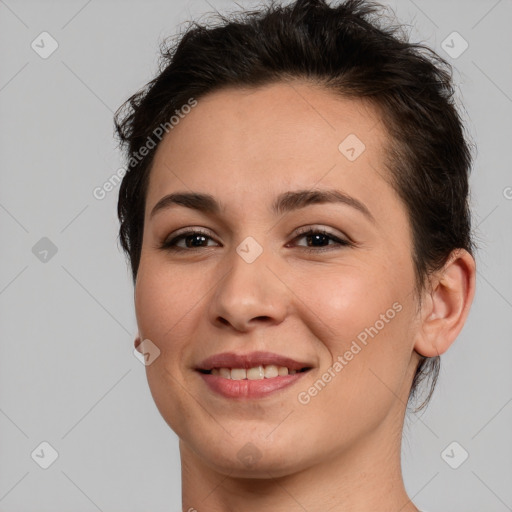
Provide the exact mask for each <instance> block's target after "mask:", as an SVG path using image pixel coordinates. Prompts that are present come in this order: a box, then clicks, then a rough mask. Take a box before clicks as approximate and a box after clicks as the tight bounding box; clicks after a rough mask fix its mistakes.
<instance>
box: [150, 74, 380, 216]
mask: <svg viewBox="0 0 512 512" xmlns="http://www.w3.org/2000/svg"><path fill="white" fill-rule="evenodd" d="M387 141H388V136H387V133H386V132H385V130H384V127H383V124H382V122H381V119H380V116H379V114H378V112H377V110H376V108H375V107H374V106H373V105H372V104H370V103H369V102H367V101H363V100H360V99H347V98H343V97H341V96H338V95H335V94H334V93H333V92H332V91H327V90H325V88H321V87H320V86H318V85H312V84H308V83H304V82H290V83H275V84H270V85H266V86H262V87H257V88H226V89H222V90H219V91H215V92H213V93H210V94H208V95H206V96H204V97H201V98H199V99H198V100H197V106H196V107H195V108H193V109H191V111H190V112H189V113H188V114H186V115H182V117H181V119H180V121H179V123H178V124H176V125H174V127H173V128H172V130H171V131H169V133H168V134H167V135H166V136H165V137H164V138H163V140H162V142H161V143H160V145H159V147H158V149H157V152H156V155H155V158H154V163H153V168H152V170H151V176H150V183H149V189H148V207H149V206H150V204H149V203H151V202H153V203H154V202H155V201H156V200H157V199H158V196H160V195H161V194H162V193H164V192H166V191H167V189H169V188H193V189H197V188H198V187H201V188H202V189H203V191H206V189H210V190H208V191H209V192H212V189H214V190H215V191H216V192H218V193H219V194H220V187H222V190H223V191H224V194H228V195H229V192H230V191H232V192H236V191H238V192H239V191H240V189H241V188H243V189H244V193H245V194H246V195H247V194H251V192H252V193H253V194H257V191H260V192H261V193H262V194H263V193H267V192H270V191H272V194H275V193H278V192H281V191H283V190H284V189H286V188H300V187H302V188H308V187H309V188H311V187H312V186H314V185H315V184H316V183H318V184H319V185H325V186H330V187H336V186H346V185H347V184H348V182H350V186H351V187H355V188H368V187H369V188H370V189H371V188H375V187H376V186H377V184H378V182H376V181H375V178H379V175H380V176H382V174H383V173H384V172H385V171H384V167H383V163H384V158H385V148H386V146H387ZM380 181H382V179H380ZM380 185H382V183H381V184H380Z"/></svg>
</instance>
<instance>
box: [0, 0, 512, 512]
mask: <svg viewBox="0 0 512 512" xmlns="http://www.w3.org/2000/svg"><path fill="white" fill-rule="evenodd" d="M254 4H255V2H252V3H251V4H249V3H248V2H240V5H243V6H244V7H246V6H249V5H254ZM389 5H390V6H391V7H392V8H394V9H395V11H396V13H397V15H398V19H399V20H400V21H402V22H404V23H409V24H411V25H412V28H411V36H412V39H414V40H415V41H423V42H426V43H428V44H429V45H430V46H432V47H433V48H434V49H436V50H437V51H439V53H440V54H441V55H442V56H444V57H446V58H447V59H448V60H449V61H450V62H451V63H452V64H453V65H454V66H455V81H456V83H457V85H458V90H459V96H460V98H461V100H462V101H463V103H464V105H465V107H466V111H467V112H466V113H464V114H463V115H464V117H465V121H466V123H467V127H468V130H469V132H470V134H471V137H472V138H473V140H474V141H475V142H476V144H477V145H478V156H477V159H476V162H475V165H474V171H473V175H472V178H471V183H472V189H473V194H472V205H473V209H474V214H475V216H474V219H475V226H476V227H477V229H476V235H477V242H478V243H479V245H480V249H479V252H478V255H477V263H478V267H479V270H478V277H477V295H476V299H475V302H474V305H473V308H472V311H471V314H470V317H469V320H468V322H467V324H466V326H465V328H464V330H463V332H462V334H461V335H460V337H459V338H458V339H457V341H456V342H455V344H454V345H453V346H452V348H451V349H450V350H449V352H448V353H447V354H446V355H445V356H443V357H442V370H441V376H440V380H439V382H438V387H437V389H436V392H435V395H434V398H433V400H432V402H431V405H430V406H429V408H428V409H427V411H426V412H424V413H423V414H418V415H410V416H409V417H408V419H407V422H406V429H405V435H404V443H403V470H404V478H405V483H406V487H407V490H408V492H409V494H410V496H411V498H412V499H413V501H414V502H415V503H416V504H417V506H418V507H419V508H421V509H425V510H428V511H429V512H482V511H484V510H485V512H502V511H503V512H504V511H507V510H512V486H511V485H510V483H511V481H512V439H511V437H512V436H511V435H510V433H511V426H512V403H511V402H512V372H511V371H510V362H511V361H512V358H511V356H512V343H511V334H510V333H511V328H512V321H511V318H512V291H511V290H512V273H511V270H510V262H511V257H510V256H511V252H512V251H511V237H510V235H511V230H510V221H511V218H512V199H511V198H512V189H511V188H507V187H512V172H511V160H512V157H511V152H510V149H511V148H510V145H511V142H512V139H511V135H512V127H511V119H512V66H511V60H510V55H511V49H512V35H511V34H512V33H511V31H510V22H511V20H512V2H511V0H501V1H495V0H493V1H450V2H446V1H444V2H441V1H436V2H433V1H429V2H427V1H421V2H420V0H416V1H415V2H413V1H411V0H400V1H399V2H389ZM213 7H215V8H219V9H221V10H223V9H225V8H232V7H233V8H234V7H235V5H234V2H220V1H213V0H210V2H209V3H208V2H207V1H206V0H194V1H188V0H187V1H185V0H174V1H172V2H171V1H170V0H167V1H155V0H153V1H149V2H142V1H124V2H121V1H113V0H110V1H101V2H100V1H99V0H92V1H89V2H85V1H66V2H65V1H60V2H59V1H51V2H50V1H46V2H41V1H37V2H36V1H20V0H17V1H16V0H5V1H4V0H0V38H1V46H0V55H1V67H0V119H1V126H0V130H1V131H0V162H1V187H0V228H1V233H2V245H1V251H0V262H1V265H0V327H1V331H0V332H1V334H0V344H1V345H0V347H1V356H0V432H1V437H0V511H1V512H5V511H9V512H17V511H25V512H31V511H38V512H42V511H58V510H74V511H75V512H82V511H83V512H88V511H96V510H101V511H105V512H107V511H123V512H128V511H141V510H152V511H153V512H160V511H178V510H180V505H181V500H180V467H179V453H178V448H177V438H176V436H175V434H174V433H173V432H172V431H171V430H170V429H169V427H168V426H167V425H166V424H165V422H164V421H163V419H162V418H161V416H160V414H159V412H158V411H157V409H156V407H155V405H154V403H153V400H152V397H151V395H150V392H149V389H148V386H147V381H146V377H145V368H144V366H143V365H142V364H141V363H140V362H139V361H138V360H137V359H136V358H135V357H134V355H133V353H132V351H133V339H134V336H135V333H136V323H135V316H134V311H133V289H132V284H131V280H130V275H129V271H128V268H127V266H126V264H125V260H124V256H123V255H122V253H121V251H120V249H119V247H118V245H117V229H118V224H117V218H116V202H117V193H118V188H116V189H115V190H114V191H112V192H110V193H109V194H107V197H106V198H105V199H103V200H97V199H95V198H94V196H93V194H92V191H93V189H94V188H95V187H98V186H101V185H102V184H103V183H104V182H105V181H106V180H107V179H108V178H109V177H110V176H112V174H114V173H115V172H116V170H117V169H118V168H119V167H120V166H122V165H123V160H122V158H121V155H120V154H119V153H118V151H117V150H116V143H115V141H114V139H113V122H112V114H113V112H114V111H115V110H116V109H117V107H118V106H119V105H120V104H121V103H122V102H123V101H124V100H125V99H127V98H128V96H129V95H130V94H132V93H133V92H135V90H137V89H138V88H139V87H141V86H143V85H144V84H145V83H146V82H147V81H148V80H149V79H150V78H152V77H153V73H154V72H155V71H156V64H157V57H158V44H159V42H160V40H161V39H162V38H163V37H165V36H167V35H171V34H173V33H175V32H176V31H177V30H178V29H179V24H180V23H182V22H185V21H186V20H187V19H191V18H192V17H193V16H195V15H198V14H204V13H206V12H208V11H211V10H212V8H213ZM43 31H47V32H49V33H50V34H51V35H52V37H53V38H54V39H55V40H56V41H57V42H58V45H59V46H58V49H57V50H56V51H55V52H54V53H53V54H52V55H51V56H50V57H48V58H47V59H43V58H41V57H40V56H39V54H37V53H36V52H35V51H34V50H33V49H32V48H31V43H32V41H33V40H35V39H36V38H37V37H38V36H39V34H40V33H41V32H43ZM453 31H457V32H459V33H460V34H461V35H462V37H463V38H464V39H465V40H466V41H467V42H468V44H469V47H468V49H467V50H466V51H465V52H464V53H463V54H462V55H460V56H459V57H457V58H452V57H450V56H448V55H447V54H446V53H445V51H444V50H443V48H442V46H441V44H442V41H443V40H445V39H446V37H447V36H448V35H449V34H451V33H452V32H453ZM38 40H39V41H40V39H36V42H37V41H38ZM453 44H454V46H455V48H457V45H458V44H459V43H457V42H455V43H453ZM45 47H46V48H48V45H47V44H46V45H45ZM507 197H508V198H507ZM43 237H47V238H48V239H49V240H51V242H52V243H53V244H54V245H55V247H56V249H57V252H56V254H54V255H53V254H52V252H49V253H48V255H47V256H46V261H41V260H40V258H41V257H43V256H42V254H43V253H41V254H38V250H39V251H41V250H43V249H44V248H45V244H48V242H47V241H43V242H40V240H41V239H42V238H43ZM38 242H39V244H42V245H36V244H38ZM34 246H36V249H37V250H36V249H34V251H33V247H34ZM34 252H35V253H36V254H38V256H39V257H36V254H34ZM43 441H46V442H48V443H50V445H52V446H53V447H54V448H55V450H56V451H57V452H58V455H59V456H58V458H57V460H56V461H55V462H54V463H53V464H52V465H51V466H50V467H49V468H48V469H42V468H41V467H40V466H39V465H38V464H37V463H36V462H35V460H37V461H38V462H39V463H42V461H43V459H44V458H45V457H49V453H50V452H49V451H48V450H47V449H46V451H45V449H44V447H43V451H42V452H41V448H39V451H37V450H36V453H39V458H38V457H37V456H36V455H35V456H34V459H33V458H32V457H31V454H32V453H33V452H34V450H35V449H36V448H38V447H39V445H40V443H41V442H43ZM453 441H456V442H457V443H459V445H460V446H461V447H462V448H459V447H458V446H457V447H456V448H455V449H454V451H453V452H452V451H451V448H450V449H449V450H448V453H449V455H450V461H451V462H452V464H454V461H455V463H456V462H457V460H459V461H460V460H461V454H462V453H463V452H462V449H464V450H466V451H467V452H468V453H469V457H468V459H467V460H466V461H465V462H464V463H463V464H461V465H460V466H459V467H458V468H457V469H452V467H450V466H449V465H448V464H447V462H445V460H447V458H446V455H445V457H444V459H443V457H442V453H443V451H444V450H445V448H447V447H448V445H450V443H452V442H453ZM445 453H446V452H445ZM47 460H49V459H47ZM203 510H208V506H207V500H206V501H205V502H204V508H203ZM199 512H201V510H200V511H199Z"/></svg>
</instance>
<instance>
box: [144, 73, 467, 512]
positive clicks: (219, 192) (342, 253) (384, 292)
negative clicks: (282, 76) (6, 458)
mask: <svg viewBox="0 0 512 512" xmlns="http://www.w3.org/2000/svg"><path fill="white" fill-rule="evenodd" d="M349 134H356V135H357V137H358V138H359V139H360V140H361V141H363V143H364V144H365V146H366V148H365V150H364V152H363V153H362V154H361V155H360V156H359V157H358V158H357V159H356V160H354V161H349V159H347V158H346V156H345V155H344V154H342V153H341V152H340V150H339V149H338V146H339V144H340V143H341V142H342V141H343V140H344V139H345V138H346V137H347V136H348V135H349ZM387 144H388V139H387V133H386V129H385V126H384V125H383V124H382V123H381V121H380V118H379V116H378V114H377V112H376V111H375V110H374V109H373V108H372V107H371V106H370V105H369V104H366V103H363V102H362V101H360V100H354V99H342V98H339V97H337V96H335V95H334V94H333V93H332V92H328V91H325V90H323V89H321V88H320V87H319V86H315V85H312V84H307V83H304V82H294V83H293V84H292V83H288V84H285V83H276V84H272V85H268V86H265V87H259V88H255V89H244V90H242V89H225V90H222V91H218V92H215V93H212V94H209V95H207V96H205V97H203V98H201V99H200V100H198V105H197V106H196V107H195V108H194V109H192V111H191V112H190V113H189V114H188V115H187V116H186V117H185V118H184V119H183V120H181V121H180V123H179V124H178V125H177V126H175V128H174V129H173V130H172V132H170V133H169V134H168V135H167V136H166V137H165V138H164V139H163V140H162V142H161V144H160V146H159V148H158V150H157V153H156V155H155V161H154V165H153V168H152V170H151V175H150V182H149V188H148V194H147V201H146V212H145V224H144V238H143V246H142V253H141V261H140V267H139V271H138V276H137V280H136V285H135V309H136V316H137V323H138V327H139V335H138V337H137V339H136V340H135V346H136V347H139V343H140V341H141V340H146V339H149V340H151V342H152V343H154V345H156V346H157V347H158V349H159V350H160V355H159V356H158V358H156V359H155V360H154V362H152V363H151V364H150V365H148V366H146V371H147V378H148V383H149V387H150V390H151V393H152V395H153V398H154V400H155V403H156V405H157V407H158V410H159V411H160V413H161V414H162V416H163V418H164V419H165V421H166V422H167V423H168V425H169V426H170V427H171V428H172V430H174V431H175V432H176V434H177V435H178V436H179V439H180V441H179V445H180V453H181V464H182V499H183V510H184V511H187V510H190V509H195V510H197V511H199V512H202V511H208V512H228V511H233V512H235V511H239V510H244V511H246V512H256V511H258V512H260V511H261V510H272V511H276V512H284V511H286V512H290V511H301V512H302V511H304V510H308V511H318V510H322V511H327V510H329V511H333V512H337V511H339V512H342V511H343V512H363V511H364V512H368V511H369V510H379V511H381V512H398V511H400V512H412V511H417V510H418V509H417V508H416V507H415V506H414V504H413V503H412V502H411V501H410V499H409V497H408V495H407V493H406V491H405V488H404V484H403V479H402V473H401V467H400V448H401V435H402V428H403V420H404V414H405V407H406V403H407V399H408V396H409V392H410V388H411V383H412V378H413V376H414V371H415V368H416V365H417V363H418V361H419V354H421V355H424V356H429V357H432V356H435V355H437V354H442V353H444V352H445V351H446V350H447V349H448V348H449V346H450V345H451V343H452V342H453V341H454V340H455V338H456V337H457V335H458V333H459V332H460V330H461V329H462V327H463V324H464V322H465V319H466V317H467V314H468V311H469V307H470V304H471V301H472V299H473V294H474V287H475V263H474V260H473V258H472V257H471V256H470V255H469V254H468V253H467V252H466V251H464V250H458V251H454V252H453V254H452V256H451V257H450V259H449V261H448V263H447V264H446V266H445V267H444V269H442V271H440V272H438V273H437V274H436V275H434V276H433V278H432V285H431V287H430V289H427V290H426V291H425V292H424V293H423V297H422V299H423V300H422V307H421V309H419V308H418V296H417V294H416V293H415V286H414V267H413V260H412V256H411V248H412V233H411V229H410V224H409V220H408V215H407V212H406V210H405V207H404V205H403V203H402V202H401V200H400V199H399V197H398V196H397V195H396V193H395V192H394V190H393V189H392V188H391V186H390V185H389V184H388V182H387V181H386V179H385V178H386V177H387V176H388V175H387V172H388V171H387V170H386V169H385V168H384V167H383V161H384V151H385V148H386V146H387ZM313 188H314V189H328V188H334V189H337V190H341V191H343V192H344V193H346V194H349V195H350V196H352V197H354V198H357V199H358V200H359V201H361V202H362V203H364V204H365V205H366V207H367V208H368V210H369V211H370V212H371V214H372V216H373V217H374V221H372V220H371V219H369V218H367V217H366V216H365V215H364V214H363V213H361V212H360V211H359V210H357V209H356V208H354V207H352V206H350V205H346V204H339V203H324V204H313V205H309V206H306V207H305V208H301V209H299V210H295V211H290V212H286V213H284V214H280V215H275V214H273V213H272V212H271V210H270V206H271V204H272V202H273V201H274V199H275V197H276V196H277V195H278V194H280V193H283V192H287V191H293V190H297V189H308V190H309V189H313ZM178 191H180V192H191V191H195V192H203V193H209V194H211V195H213V196H214V197H215V198H216V199H217V200H218V201H219V202H221V203H222V205H223V208H222V209H221V212H220V213H219V214H218V215H213V214H210V213H204V212H199V211H197V210H194V209H190V208H187V207H184V206H180V205H174V206H172V207H171V208H169V209H167V210H161V211H160V212H158V213H157V214H156V215H155V216H154V217H152V218H150V212H151V210H152V209H153V207H154V206H155V204H156V203H157V202H158V201H159V200H160V199H161V198H162V197H163V196H165V195H166V194H169V193H172V192H178ZM302 226H311V227H312V228H323V229H326V230H327V231H329V232H330V233H332V234H333V235H334V236H335V237H338V238H342V239H345V240H347V239H348V240H352V241H353V245H352V246H343V245H338V244H337V243H336V241H335V240H333V239H332V238H321V239H320V241H316V242H315V241H312V239H311V237H309V238H308V237H307V236H304V235H297V234H296V229H297V228H299V227H302ZM182 228H193V229H197V228H202V229H204V230H207V231H209V233H210V235H209V236H211V238H206V240H203V242H202V245H203V246H202V247H201V240H202V239H201V238H199V241H198V240H197V237H196V238H194V237H191V238H192V242H194V241H195V242H196V244H198V245H199V248H188V249H187V246H186V245H185V240H183V239H182V240H181V241H180V242H178V243H179V245H180V246H181V247H183V248H184V249H183V251H181V252H173V251H171V250H168V249H167V250H165V249H161V248H160V244H162V243H163V242H164V241H165V240H169V239H171V238H173V237H171V235H173V233H175V232H176V231H177V230H178V229H180V230H181V229H182ZM249 236H250V237H253V238H254V239H255V240H256V241H257V242H258V244H259V245H260V246H261V248H262V249H263V252H262V254H261V255H260V256H259V257H258V258H257V259H256V260H255V261H253V262H252V263H247V262H246V261H245V260H244V259H243V258H242V257H241V256H239V254H238V253H237V251H236V248H237V247H238V246H239V245H240V244H241V242H242V241H244V240H245V239H246V238H247V237H249ZM189 241H190V239H189ZM308 243H309V244H310V248H311V249H313V251H315V250H316V251H317V252H306V250H305V248H307V246H308ZM192 247H193V246H192ZM322 247H326V248H327V249H328V250H327V251H321V250H319V249H321V248H322ZM396 303H398V304H399V305H400V306H401V310H400V311H399V312H397V313H396V315H394V318H393V319H392V320H389V321H388V322H387V323H385V326H384V327H383V328H382V329H380V330H379V331H378V334H377V335H375V336H374V337H373V338H368V342H367V345H366V346H363V345H362V344H360V343H359V345H360V346H361V350H360V352H358V353H357V355H354V357H353V359H352V360H350V361H347V364H346V365H345V366H344V367H343V369H342V370H341V371H339V372H338V373H337V374H336V376H335V377H334V378H332V380H331V381H330V382H328V383H327V385H325V387H324V388H323V389H321V391H320V392H318V393H317V394H316V396H314V397H311V400H310V401H309V403H307V404H303V403H300V402H299V400H298V394H299V393H300V392H304V391H307V390H308V388H310V387H311V386H312V385H313V384H314V383H315V382H316V381H318V379H319V378H321V376H322V374H324V373H325V372H326V370H327V369H328V368H329V367H332V366H333V364H334V363H335V362H336V360H337V358H338V356H340V355H341V356H343V354H345V353H346V351H347V350H349V349H350V347H351V344H352V342H353V341H354V340H357V336H358V334H360V333H361V332H362V331H364V330H365V328H368V327H370V326H374V325H375V324H376V321H377V320H379V319H380V318H381V316H380V315H382V314H385V313H386V311H387V310H389V309H390V308H392V305H393V304H396ZM253 350H268V351H271V352H276V353H278V354H283V355H287V356H289V357H292V358H294V359H296V360H299V361H307V362H309V363H310V366H312V367H313V369H312V370H311V371H310V372H309V373H308V374H306V375H303V376H302V378H301V380H300V382H298V383H296V384H294V385H292V386H290V387H287V388H285V389H283V390H280V391H278V392H276V393H273V394H271V395H270V396H268V397H265V398H263V399H253V400H245V401H244V400H233V399H227V398H224V397H222V396H220V395H217V394H215V393H214V392H213V391H211V390H210V389H209V388H208V387H207V386H206V385H205V383H204V382H203V379H202V378H201V377H200V375H199V374H198V373H197V372H196V371H195V370H194V367H196V365H197V364H199V363H200V362H201V361H202V360H203V359H204V358H206V357H208V356H210V355H213V354H216V353H219V352H224V351H234V352H239V353H241V352H244V353H247V352H251V351H253ZM249 442H250V443H252V445H254V448H253V450H254V452H255V454H256V456H255V462H254V463H253V464H248V463H246V462H244V460H241V458H240V457H239V453H244V452H243V451H242V452H240V450H243V449H245V450H247V448H244V446H245V445H246V444H247V443H249Z"/></svg>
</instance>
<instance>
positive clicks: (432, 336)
mask: <svg viewBox="0 0 512 512" xmlns="http://www.w3.org/2000/svg"><path fill="white" fill-rule="evenodd" d="M475 274H476V266H475V260H474V258H473V257H472V256H471V254H469V252H467V251H466V250H464V249H457V250H455V251H453V252H452V254H451V255H450V258H449V259H448V261H447V263H446V264H445V266H444V267H443V269H442V270H441V271H439V273H437V274H436V275H435V276H432V288H431V291H430V293H429V295H428V297H427V298H428V301H426V302H427V303H428V305H427V306H426V307H425V308H422V313H421V314H422V317H421V325H420V332H419V333H418V334H419V335H418V337H417V339H416V342H415V345H414V349H415V350H416V351H417V352H418V353H420V354H421V355H423V356H425V357H435V356H438V355H441V354H443V353H444V352H446V351H447V350H448V349H449V348H450V346H451V344H452V343H453V342H454V341H455V339H456V338H457V336H458V335H459V333H460V331H461V330H462V328H463V326H464V323H465V321H466V318H467V316H468V314H469V310H470V307H471V303H472V302H473V297H474V294H475V282H476V279H475Z"/></svg>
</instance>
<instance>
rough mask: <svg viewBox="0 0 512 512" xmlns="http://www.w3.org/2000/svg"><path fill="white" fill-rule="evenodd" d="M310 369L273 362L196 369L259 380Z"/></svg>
mask: <svg viewBox="0 0 512 512" xmlns="http://www.w3.org/2000/svg"><path fill="white" fill-rule="evenodd" d="M309 370H311V367H308V366H306V367H304V368H301V369H299V370H290V369H289V368H288V367H286V366H278V365H275V364H269V365H259V366H254V367H252V368H247V369H246V368H212V369H210V370H203V369H198V371H199V372H200V373H202V374H205V375H216V376H219V377H223V378H225V379H229V380H261V379H272V378H275V377H285V376H287V375H294V374H296V373H304V372H307V371H309Z"/></svg>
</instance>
